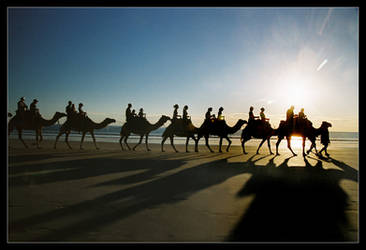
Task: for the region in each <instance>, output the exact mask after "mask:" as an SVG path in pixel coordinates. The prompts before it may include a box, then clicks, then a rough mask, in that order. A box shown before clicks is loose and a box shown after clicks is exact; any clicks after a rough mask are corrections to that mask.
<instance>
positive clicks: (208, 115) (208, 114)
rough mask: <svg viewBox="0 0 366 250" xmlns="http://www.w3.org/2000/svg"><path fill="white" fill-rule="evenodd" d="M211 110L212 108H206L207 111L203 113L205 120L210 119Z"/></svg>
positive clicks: (211, 116)
mask: <svg viewBox="0 0 366 250" xmlns="http://www.w3.org/2000/svg"><path fill="white" fill-rule="evenodd" d="M211 112H212V108H211V107H210V108H208V109H207V112H206V114H205V121H211V119H212V118H213V115H211Z"/></svg>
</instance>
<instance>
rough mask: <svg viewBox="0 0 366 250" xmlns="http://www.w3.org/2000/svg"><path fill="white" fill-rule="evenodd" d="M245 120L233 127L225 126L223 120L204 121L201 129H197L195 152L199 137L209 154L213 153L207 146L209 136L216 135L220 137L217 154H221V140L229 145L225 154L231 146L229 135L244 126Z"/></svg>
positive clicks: (240, 120) (239, 121)
mask: <svg viewBox="0 0 366 250" xmlns="http://www.w3.org/2000/svg"><path fill="white" fill-rule="evenodd" d="M246 123H247V121H246V120H242V119H239V120H238V121H237V122H236V124H235V125H234V126H233V127H230V126H228V125H227V124H226V121H225V120H218V119H211V120H210V121H205V122H204V123H203V124H202V125H201V127H200V128H199V129H198V136H197V140H196V152H198V141H199V140H200V139H201V137H205V141H206V146H207V148H208V149H209V150H210V152H211V153H213V152H214V151H213V150H212V149H211V147H210V145H209V144H208V138H209V135H217V136H219V137H220V143H219V152H220V153H222V150H221V146H222V139H223V138H225V139H226V140H227V141H228V142H229V144H228V146H227V148H226V152H229V148H230V145H231V140H230V139H229V137H228V135H229V134H234V133H235V132H237V131H238V130H239V129H240V128H241V127H242V126H243V125H244V124H246Z"/></svg>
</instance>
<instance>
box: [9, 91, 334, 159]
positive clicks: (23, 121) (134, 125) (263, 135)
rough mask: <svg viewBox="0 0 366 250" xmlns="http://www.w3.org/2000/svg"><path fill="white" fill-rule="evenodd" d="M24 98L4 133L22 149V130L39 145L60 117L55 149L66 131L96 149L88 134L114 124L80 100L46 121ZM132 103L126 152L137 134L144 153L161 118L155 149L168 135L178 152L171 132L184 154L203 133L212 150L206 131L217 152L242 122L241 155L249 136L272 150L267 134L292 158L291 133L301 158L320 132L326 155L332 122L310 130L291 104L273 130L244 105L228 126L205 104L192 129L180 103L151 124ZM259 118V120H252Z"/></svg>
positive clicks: (123, 137) (125, 137)
mask: <svg viewBox="0 0 366 250" xmlns="http://www.w3.org/2000/svg"><path fill="white" fill-rule="evenodd" d="M24 100H25V99H24V97H22V98H21V99H20V101H19V102H18V110H17V111H16V114H15V115H14V116H13V115H12V114H11V113H9V112H8V117H9V118H10V120H9V124H8V134H9V135H10V133H11V132H12V131H13V130H14V129H16V130H17V131H18V138H19V140H20V141H21V142H22V143H23V145H24V146H25V147H26V148H28V146H27V144H26V143H25V142H24V140H23V139H22V131H23V130H34V131H35V133H36V142H35V144H36V146H37V148H39V147H40V146H39V143H40V142H41V141H42V139H43V138H42V128H43V127H47V126H51V125H54V124H55V123H56V122H57V121H58V120H59V119H60V118H62V117H67V118H66V121H65V122H64V123H63V124H62V125H61V126H60V129H59V132H58V134H57V136H56V140H55V144H54V148H55V149H56V145H57V142H58V140H59V138H60V136H62V135H63V134H65V142H66V144H67V146H68V147H69V148H70V149H72V147H71V146H70V144H69V142H68V137H69V134H70V133H71V131H76V132H79V133H81V134H82V136H81V142H80V149H83V146H82V145H83V141H84V138H85V135H86V133H90V135H91V136H92V138H93V143H94V146H95V148H96V149H99V148H98V146H97V144H96V139H95V135H94V130H95V129H102V128H105V127H107V126H108V125H109V124H111V123H114V122H116V120H115V119H111V118H105V119H104V120H103V121H102V122H100V123H96V122H94V121H92V120H91V119H90V118H89V117H88V116H87V115H86V112H84V111H83V110H82V107H83V104H82V103H80V104H79V109H78V111H79V112H77V111H76V110H75V105H74V104H72V102H71V101H69V104H68V106H67V107H66V113H62V112H56V113H55V114H54V116H53V117H52V118H51V119H49V120H47V119H45V118H43V117H42V116H41V115H40V113H39V110H38V109H37V108H36V104H37V102H38V100H36V99H34V100H33V102H32V104H31V105H30V109H28V106H27V105H25V103H24ZM131 108H132V105H131V104H128V107H127V109H126V113H125V114H126V122H125V123H124V124H123V125H122V127H121V132H120V139H119V144H120V146H121V149H122V150H125V148H124V147H123V143H124V144H125V145H126V146H127V148H128V149H129V150H131V147H130V146H129V144H128V142H127V140H128V137H129V135H130V134H131V133H133V134H136V135H139V136H140V139H139V141H138V143H137V144H136V145H135V146H134V147H133V148H132V150H135V149H136V148H137V147H138V146H139V145H140V144H141V142H142V140H143V138H144V137H145V145H146V150H147V151H150V149H149V146H148V138H149V134H150V132H152V131H154V130H156V129H158V128H160V127H162V126H163V125H164V124H165V123H166V122H168V121H170V124H169V125H168V126H167V127H166V128H165V130H164V132H163V134H162V142H161V151H162V152H164V143H165V141H166V140H167V139H168V138H169V139H170V144H171V146H172V148H173V149H174V151H175V152H178V150H177V149H176V147H175V145H174V140H173V139H174V136H179V137H185V138H186V144H185V146H186V147H185V149H186V152H189V150H188V145H189V139H192V140H193V141H194V142H195V144H194V150H195V152H198V142H199V140H200V139H201V138H202V137H204V138H205V145H206V146H207V148H208V149H209V151H210V152H214V151H213V150H212V149H211V147H210V145H209V137H210V135H214V136H217V137H219V152H222V140H223V139H226V140H227V141H228V145H227V147H226V151H227V152H228V151H229V148H230V145H231V143H232V142H231V140H230V138H229V135H230V134H234V133H236V132H237V131H239V130H240V129H241V128H242V126H243V125H244V124H246V126H245V128H244V129H243V130H242V133H241V138H240V141H241V146H242V150H243V153H244V154H247V152H246V150H245V142H247V141H248V140H250V139H252V138H256V139H261V142H260V144H259V146H258V148H257V151H256V153H257V154H259V149H260V148H261V146H262V144H263V143H264V142H265V141H267V144H268V149H269V152H270V154H273V152H272V150H271V145H270V138H271V137H272V136H277V137H278V140H277V143H276V155H279V153H278V147H279V145H280V142H281V141H282V140H283V139H284V138H286V140H287V147H288V149H289V150H290V151H291V153H292V154H293V155H294V156H296V153H295V152H294V151H293V150H292V148H291V137H292V136H300V137H302V152H303V156H305V155H307V154H309V153H310V152H311V150H312V149H315V152H316V154H318V151H317V149H316V143H315V142H316V138H317V137H318V136H321V143H322V144H323V145H324V147H323V149H322V150H321V151H319V152H320V153H321V152H322V151H325V154H326V155H327V156H329V154H328V153H327V146H328V143H329V131H328V128H329V127H331V126H332V125H331V124H330V123H329V122H326V121H323V122H322V124H321V126H320V127H319V128H314V127H313V125H312V122H311V121H309V120H308V119H307V118H306V116H305V115H304V114H303V109H302V111H301V112H300V113H299V115H294V114H293V109H294V107H293V106H291V108H290V109H289V110H288V111H287V114H286V115H287V118H286V121H281V122H280V124H279V126H278V128H277V129H274V128H272V126H271V124H270V123H269V122H268V120H269V119H267V118H265V115H264V108H262V109H261V113H260V117H255V116H254V115H253V107H250V112H249V119H248V121H246V120H243V119H239V120H238V121H237V122H236V123H235V125H234V126H232V127H231V126H229V125H228V124H227V123H226V121H225V117H224V116H223V115H222V111H223V108H222V107H221V108H220V109H219V112H218V116H217V117H216V116H215V115H211V111H212V108H209V109H208V110H207V112H206V115H205V120H204V122H203V123H202V125H201V126H199V127H196V126H194V125H193V123H192V121H191V118H190V116H188V111H187V110H188V106H184V109H183V115H182V116H180V115H178V108H179V106H178V105H177V104H176V105H174V112H173V116H172V118H170V117H169V116H166V115H162V116H161V117H160V119H159V120H158V121H157V122H156V123H155V124H152V123H150V122H149V121H148V120H147V119H146V114H145V113H143V109H140V112H139V113H138V114H136V113H135V110H131ZM256 118H259V119H256ZM306 138H308V139H309V140H310V142H311V146H310V149H309V150H307V151H305V140H306Z"/></svg>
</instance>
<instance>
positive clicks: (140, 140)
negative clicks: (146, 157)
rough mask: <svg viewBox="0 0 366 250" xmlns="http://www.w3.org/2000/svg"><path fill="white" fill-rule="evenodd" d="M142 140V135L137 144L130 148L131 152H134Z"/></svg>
mask: <svg viewBox="0 0 366 250" xmlns="http://www.w3.org/2000/svg"><path fill="white" fill-rule="evenodd" d="M143 138H144V135H141V136H140V140H139V142H138V143H137V144H136V145H135V146H134V147H133V148H132V150H133V151H135V149H136V148H137V146H138V145H140V144H141V142H142V139H143Z"/></svg>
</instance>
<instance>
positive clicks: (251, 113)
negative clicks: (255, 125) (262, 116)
mask: <svg viewBox="0 0 366 250" xmlns="http://www.w3.org/2000/svg"><path fill="white" fill-rule="evenodd" d="M253 110H254V108H253V107H252V106H250V108H249V119H248V124H249V122H250V123H251V122H252V121H254V120H255V119H256V118H259V117H258V116H254V114H253Z"/></svg>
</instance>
